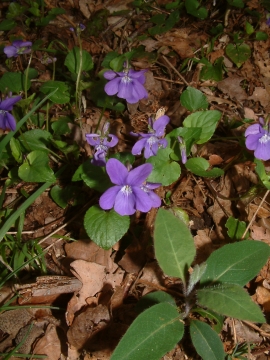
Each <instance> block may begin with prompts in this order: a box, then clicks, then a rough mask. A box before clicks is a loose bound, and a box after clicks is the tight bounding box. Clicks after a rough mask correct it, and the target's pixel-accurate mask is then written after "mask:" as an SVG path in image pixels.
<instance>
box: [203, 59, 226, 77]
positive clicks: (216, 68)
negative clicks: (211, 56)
mask: <svg viewBox="0 0 270 360" xmlns="http://www.w3.org/2000/svg"><path fill="white" fill-rule="evenodd" d="M223 60H224V58H223V56H221V57H220V58H218V59H217V60H216V61H215V63H214V64H211V63H210V61H208V60H207V59H206V58H202V59H201V60H200V63H202V64H204V66H203V68H202V70H201V72H200V80H204V81H205V80H213V81H221V80H222V67H223Z"/></svg>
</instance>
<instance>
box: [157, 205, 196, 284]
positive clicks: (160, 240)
mask: <svg viewBox="0 0 270 360" xmlns="http://www.w3.org/2000/svg"><path fill="white" fill-rule="evenodd" d="M154 239H155V242H154V246H155V253H156V258H157V261H158V263H159V265H160V267H161V268H162V270H163V271H164V272H165V274H167V275H169V276H174V277H179V278H181V279H182V280H183V281H184V280H185V275H186V273H187V271H188V268H189V267H190V265H191V263H192V261H193V260H194V257H195V253H196V250H195V245H194V241H193V237H192V236H191V233H190V231H189V229H188V227H187V225H186V224H185V223H184V222H183V221H182V220H180V219H179V218H177V217H176V216H174V215H173V213H171V212H170V211H168V210H164V209H159V210H158V213H157V217H156V220H155V230H154Z"/></svg>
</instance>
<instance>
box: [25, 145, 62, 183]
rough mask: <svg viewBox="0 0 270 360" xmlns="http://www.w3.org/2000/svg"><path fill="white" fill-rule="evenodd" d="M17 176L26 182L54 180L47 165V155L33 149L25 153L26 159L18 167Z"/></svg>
mask: <svg viewBox="0 0 270 360" xmlns="http://www.w3.org/2000/svg"><path fill="white" fill-rule="evenodd" d="M18 175H19V177H20V178H21V179H22V180H24V181H27V182H48V181H51V182H53V181H55V180H56V179H55V176H54V173H53V171H52V169H51V168H50V167H49V157H48V155H47V154H46V153H45V152H44V151H39V150H35V151H32V152H30V154H28V155H27V158H26V161H25V162H24V163H23V164H22V165H21V166H20V167H19V172H18Z"/></svg>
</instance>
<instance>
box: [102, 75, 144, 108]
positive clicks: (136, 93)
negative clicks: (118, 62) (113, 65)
mask: <svg viewBox="0 0 270 360" xmlns="http://www.w3.org/2000/svg"><path fill="white" fill-rule="evenodd" d="M146 71H147V70H140V71H135V70H128V69H124V71H121V72H115V71H113V70H109V71H106V72H105V73H104V74H103V76H104V77H105V79H107V80H110V81H109V82H108V83H107V84H106V85H105V88H104V90H105V92H106V94H107V95H116V94H117V96H118V97H119V98H121V99H126V101H127V102H128V103H130V104H135V103H137V102H138V101H139V100H141V99H146V98H147V97H148V94H147V91H146V90H145V88H144V86H143V84H144V83H145V75H144V73H145V72H146Z"/></svg>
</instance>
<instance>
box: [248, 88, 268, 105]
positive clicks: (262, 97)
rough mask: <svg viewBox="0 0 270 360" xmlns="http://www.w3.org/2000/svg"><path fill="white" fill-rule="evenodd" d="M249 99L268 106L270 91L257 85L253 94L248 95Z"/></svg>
mask: <svg viewBox="0 0 270 360" xmlns="http://www.w3.org/2000/svg"><path fill="white" fill-rule="evenodd" d="M248 100H254V101H259V102H260V104H261V105H262V106H264V107H266V106H268V105H269V93H268V91H267V90H266V89H264V88H262V87H255V90H254V92H253V94H252V95H251V96H249V97H248Z"/></svg>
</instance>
